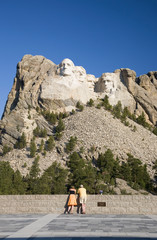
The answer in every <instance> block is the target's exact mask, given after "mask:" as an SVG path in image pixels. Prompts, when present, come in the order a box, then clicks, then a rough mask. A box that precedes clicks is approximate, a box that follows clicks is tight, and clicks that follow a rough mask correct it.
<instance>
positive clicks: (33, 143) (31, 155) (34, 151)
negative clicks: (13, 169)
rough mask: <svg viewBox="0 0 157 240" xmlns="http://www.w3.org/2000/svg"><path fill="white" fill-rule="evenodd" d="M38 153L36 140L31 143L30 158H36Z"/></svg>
mask: <svg viewBox="0 0 157 240" xmlns="http://www.w3.org/2000/svg"><path fill="white" fill-rule="evenodd" d="M36 151H37V147H36V144H35V140H34V139H32V140H31V143H30V157H35V153H36Z"/></svg>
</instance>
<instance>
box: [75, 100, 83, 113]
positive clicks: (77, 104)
mask: <svg viewBox="0 0 157 240" xmlns="http://www.w3.org/2000/svg"><path fill="white" fill-rule="evenodd" d="M76 108H77V109H78V110H80V111H81V112H82V111H83V109H84V106H83V105H81V104H80V102H79V101H78V102H77V103H76Z"/></svg>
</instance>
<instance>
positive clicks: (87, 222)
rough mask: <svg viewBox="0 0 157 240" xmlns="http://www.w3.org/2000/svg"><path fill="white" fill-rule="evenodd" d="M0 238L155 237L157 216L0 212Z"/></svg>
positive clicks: (96, 239) (87, 239) (110, 239)
mask: <svg viewBox="0 0 157 240" xmlns="http://www.w3.org/2000/svg"><path fill="white" fill-rule="evenodd" d="M0 239H10V240H16V239H17V240H26V239H29V240H32V239H34V240H50V239H52V240H78V239H82V240H99V239H100V240H101V239H102V240H103V239H104V240H114V239H117V240H138V239H157V215H142V214H141V215H131V214H130V215H120V214H119V215H113V214H111V215H110V214H109V215H107V214H86V215H81V214H73V215H72V214H10V215H4V214H1V215H0Z"/></svg>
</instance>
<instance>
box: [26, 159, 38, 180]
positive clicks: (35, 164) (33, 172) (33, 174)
mask: <svg viewBox="0 0 157 240" xmlns="http://www.w3.org/2000/svg"><path fill="white" fill-rule="evenodd" d="M39 159H40V157H39V156H37V157H36V158H35V160H34V162H33V164H32V167H31V169H30V173H29V175H30V178H32V179H36V178H38V176H39V174H40V168H39Z"/></svg>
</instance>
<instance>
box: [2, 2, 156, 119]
mask: <svg viewBox="0 0 157 240" xmlns="http://www.w3.org/2000/svg"><path fill="white" fill-rule="evenodd" d="M25 54H32V55H43V56H45V57H46V58H48V59H50V60H52V61H53V62H54V63H56V64H59V63H60V62H61V61H62V60H63V59H64V58H70V59H71V60H72V61H73V62H74V63H75V65H78V66H80V65H81V66H83V67H84V68H85V69H86V71H87V73H90V74H94V75H95V76H96V77H99V76H100V75H101V74H102V73H104V72H113V71H114V70H115V69H118V68H130V69H133V70H134V71H136V73H137V76H139V75H142V74H145V73H148V72H149V71H155V70H157V0H27V1H25V0H5V1H4V0H0V69H1V71H0V116H1V115H2V112H3V110H4V106H5V103H6V100H7V96H8V94H9V92H10V90H11V87H12V85H13V80H14V77H15V74H16V65H17V63H18V62H19V61H20V60H21V59H22V57H23V56H24V55H25Z"/></svg>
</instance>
